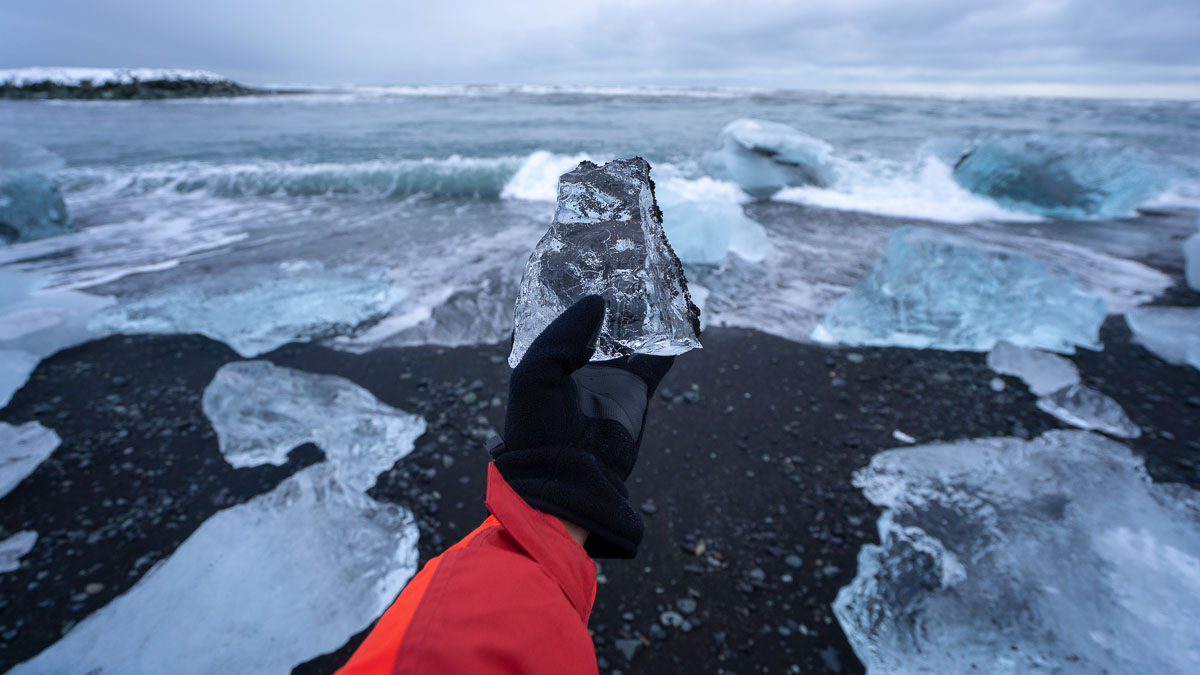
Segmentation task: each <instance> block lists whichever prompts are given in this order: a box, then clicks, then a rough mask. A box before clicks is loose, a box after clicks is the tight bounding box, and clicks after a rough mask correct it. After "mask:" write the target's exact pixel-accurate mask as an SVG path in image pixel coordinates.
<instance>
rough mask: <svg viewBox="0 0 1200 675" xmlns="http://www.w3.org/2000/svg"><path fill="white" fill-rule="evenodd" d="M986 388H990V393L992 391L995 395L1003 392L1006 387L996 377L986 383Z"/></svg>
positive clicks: (1002, 381)
mask: <svg viewBox="0 0 1200 675" xmlns="http://www.w3.org/2000/svg"><path fill="white" fill-rule="evenodd" d="M988 386H989V387H991V388H992V391H994V392H996V393H1000V392H1002V391H1004V388H1005V387H1006V386H1007V385H1006V384H1004V380H1002V379H1000V378H998V377H993V378H992V381H991V382H989V383H988Z"/></svg>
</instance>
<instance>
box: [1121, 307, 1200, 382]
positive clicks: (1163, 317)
mask: <svg viewBox="0 0 1200 675" xmlns="http://www.w3.org/2000/svg"><path fill="white" fill-rule="evenodd" d="M1125 323H1127V324H1128V325H1129V329H1130V330H1131V331H1133V337H1134V339H1135V340H1137V341H1138V342H1139V343H1141V345H1142V346H1143V347H1145V348H1146V349H1149V350H1150V351H1151V352H1153V353H1154V354H1156V355H1157V356H1158V357H1159V358H1160V359H1162V360H1164V361H1166V362H1167V363H1173V364H1175V365H1189V366H1191V367H1193V368H1200V307H1138V308H1137V309H1134V310H1131V311H1129V312H1126V313H1125Z"/></svg>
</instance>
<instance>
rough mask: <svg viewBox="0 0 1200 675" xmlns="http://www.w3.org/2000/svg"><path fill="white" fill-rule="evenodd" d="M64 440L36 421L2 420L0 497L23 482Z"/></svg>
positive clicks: (0, 424)
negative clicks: (17, 424) (17, 423)
mask: <svg viewBox="0 0 1200 675" xmlns="http://www.w3.org/2000/svg"><path fill="white" fill-rule="evenodd" d="M61 442H62V441H61V440H60V439H59V438H58V434H56V433H54V431H53V430H51V429H47V428H46V427H44V426H42V425H41V424H38V423H37V422H26V423H25V424H21V425H19V426H13V425H11V424H9V423H7V422H0V497H4V496H5V495H7V494H8V493H10V492H12V490H13V488H15V487H17V486H18V485H20V484H21V481H23V480H25V478H26V477H27V476H28V475H29V474H31V473H33V470H34V469H36V468H37V467H38V465H39V464H41V463H42V461H44V460H45V459H46V458H47V457H49V456H50V453H52V452H54V450H55V448H57V447H58V445H59V443H61Z"/></svg>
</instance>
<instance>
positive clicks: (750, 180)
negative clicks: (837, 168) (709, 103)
mask: <svg viewBox="0 0 1200 675" xmlns="http://www.w3.org/2000/svg"><path fill="white" fill-rule="evenodd" d="M832 151H833V146H831V145H829V144H828V143H826V142H825V141H822V140H821V139H819V138H813V137H812V136H809V135H808V134H805V133H802V132H800V131H797V130H795V129H793V128H792V127H789V126H788V125H786V124H780V123H778V122H768V121H765V120H757V119H749V118H747V119H740V120H734V121H733V122H730V123H729V124H728V125H726V127H725V128H724V129H722V130H721V134H720V135H719V136H718V137H717V149H716V150H715V151H713V152H712V153H709V155H708V156H707V157H706V158H705V159H706V163H707V164H708V165H709V169H710V171H712V173H713V174H714V175H715V176H717V177H719V178H725V179H728V180H732V181H734V182H735V183H737V184H738V185H740V186H741V188H742V189H743V190H745V191H746V192H747V193H748V194H750V195H752V196H754V197H759V198H766V197H770V196H771V195H773V194H775V193H776V192H778V191H779V190H781V189H783V188H785V187H789V186H800V185H817V186H825V185H828V184H829V183H831V182H832V181H833V171H832V169H831V167H830V162H829V153H830V152H832Z"/></svg>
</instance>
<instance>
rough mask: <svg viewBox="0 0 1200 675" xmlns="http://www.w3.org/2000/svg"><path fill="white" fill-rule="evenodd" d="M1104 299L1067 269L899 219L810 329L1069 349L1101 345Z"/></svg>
mask: <svg viewBox="0 0 1200 675" xmlns="http://www.w3.org/2000/svg"><path fill="white" fill-rule="evenodd" d="M1105 316H1106V308H1105V304H1104V301H1103V300H1102V299H1100V298H1099V297H1097V296H1095V295H1093V294H1092V293H1090V292H1088V291H1087V290H1085V289H1084V288H1083V286H1082V285H1081V284H1080V283H1079V281H1078V279H1077V278H1076V277H1075V275H1074V274H1073V273H1071V272H1070V271H1069V270H1067V269H1066V268H1064V267H1062V266H1059V265H1055V264H1050V263H1045V262H1042V261H1039V260H1035V259H1034V258H1031V257H1029V256H1026V255H1023V254H1021V253H1017V252H1015V251H1011V250H1009V249H1005V248H1001V247H999V246H994V245H991V244H985V243H982V242H979V241H975V240H972V239H967V238H965V237H960V236H957V235H953V234H948V233H945V232H940V231H937V230H930V229H925V228H919V227H910V226H904V227H898V228H896V229H895V230H893V231H892V232H891V234H890V236H889V237H888V245H887V249H886V250H885V251H884V254H883V257H881V258H880V259H879V260H878V261H876V262H875V264H874V265H873V266H872V267H871V269H870V270H869V271H868V272H867V274H866V275H865V276H864V277H863V278H862V280H860V281H859V282H858V284H856V285H855V286H854V288H852V289H850V292H849V293H847V294H846V295H844V296H842V297H841V298H839V299H838V300H837V301H836V302H834V303H833V306H832V307H830V309H829V311H828V312H827V313H826V315H825V317H824V318H823V319H822V320H821V323H820V325H818V326H817V328H816V330H814V331H813V335H812V337H813V339H814V340H817V341H818V342H826V343H835V342H840V343H842V344H847V345H877V346H889V345H891V346H899V347H912V348H931V349H946V350H968V351H981V352H982V351H989V350H991V349H992V348H993V347H995V346H996V343H998V342H1000V341H1001V340H1005V341H1008V342H1010V343H1012V344H1014V345H1017V346H1020V347H1032V348H1036V349H1046V350H1050V351H1055V352H1061V353H1066V354H1071V353H1074V351H1075V346H1076V345H1079V346H1083V347H1087V348H1089V349H1097V348H1099V347H1100V341H1099V334H1100V324H1101V323H1103V322H1104V317H1105Z"/></svg>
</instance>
